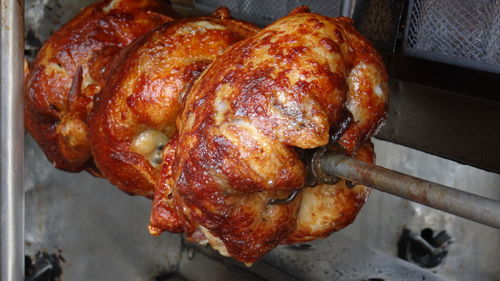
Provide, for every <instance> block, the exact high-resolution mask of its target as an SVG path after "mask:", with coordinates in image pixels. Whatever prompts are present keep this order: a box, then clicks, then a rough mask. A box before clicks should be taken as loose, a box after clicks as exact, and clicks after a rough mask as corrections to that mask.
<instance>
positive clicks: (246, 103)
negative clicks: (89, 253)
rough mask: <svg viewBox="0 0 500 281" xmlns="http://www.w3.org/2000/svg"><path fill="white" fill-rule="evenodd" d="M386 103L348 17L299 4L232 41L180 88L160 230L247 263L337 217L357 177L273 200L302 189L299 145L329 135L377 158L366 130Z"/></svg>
mask: <svg viewBox="0 0 500 281" xmlns="http://www.w3.org/2000/svg"><path fill="white" fill-rule="evenodd" d="M387 101H388V89H387V74H386V71H385V68H384V66H383V63H382V60H381V58H380V56H379V55H378V54H377V52H376V51H375V50H374V49H373V47H372V46H371V45H370V44H369V43H368V41H367V40H366V39H364V38H363V37H362V36H361V35H360V34H359V33H358V32H357V31H356V30H355V29H354V27H353V26H352V22H351V20H350V19H348V18H328V17H324V16H320V15H317V14H313V13H309V12H308V11H307V9H304V8H298V9H296V10H295V11H294V12H292V13H291V14H290V15H289V16H287V17H285V18H282V19H280V20H278V21H277V22H275V23H273V24H272V25H270V26H268V27H267V28H265V29H263V30H262V31H260V32H259V33H257V34H256V35H255V36H253V37H251V38H248V39H246V40H243V41H241V42H239V43H237V44H235V45H234V46H232V47H231V48H230V49H228V50H227V51H226V52H225V53H223V54H222V55H220V56H219V57H217V59H216V60H215V61H214V62H213V63H212V64H211V65H210V66H209V67H208V68H207V70H206V71H205V72H204V73H203V74H202V75H201V76H200V78H199V79H198V80H197V81H196V82H195V83H194V85H193V87H192V88H191V90H190V92H189V93H188V95H187V98H186V103H185V107H184V109H183V112H182V114H181V117H180V119H178V123H177V128H178V129H179V136H178V139H176V140H175V141H174V142H173V143H175V146H176V147H175V148H170V149H173V150H175V155H174V156H172V154H173V153H169V154H168V155H166V158H165V163H168V165H169V167H166V168H165V167H164V169H163V170H162V173H163V174H162V176H161V178H160V183H159V186H158V189H157V192H159V191H161V196H158V197H155V203H154V204H155V205H156V204H157V201H161V203H162V204H163V206H164V209H163V211H164V214H163V215H164V217H165V218H166V219H165V221H166V222H168V223H167V224H168V227H166V228H165V229H166V230H174V231H179V230H180V229H182V230H183V231H185V232H186V233H187V236H188V237H189V238H190V239H191V240H194V241H196V242H199V243H203V242H208V243H210V244H211V245H212V247H214V248H216V249H217V250H219V252H221V253H222V254H224V255H229V256H232V257H234V258H236V259H238V260H240V261H243V262H254V261H256V260H257V259H258V258H259V257H261V256H262V255H264V254H265V253H267V252H268V251H270V250H271V249H273V248H274V247H276V246H277V245H279V244H283V243H294V242H300V241H308V240H313V239H317V238H321V237H325V236H328V235H329V234H330V233H332V232H333V231H336V230H339V229H341V228H343V227H345V226H346V225H347V224H349V223H351V222H352V220H353V219H354V218H355V216H356V214H357V212H358V211H359V209H360V208H361V206H362V205H363V203H364V201H365V199H366V196H367V195H368V190H367V188H366V187H364V186H356V187H354V188H348V187H347V186H346V183H345V181H340V182H339V183H337V184H335V185H318V186H316V187H311V188H304V189H303V191H302V192H301V194H300V195H299V196H298V198H296V199H295V200H294V201H293V202H291V203H289V204H286V205H272V204H269V200H270V199H275V198H285V197H287V196H288V194H290V192H291V191H292V190H296V189H299V188H301V187H304V185H305V181H306V177H307V176H308V175H307V171H306V165H305V163H304V162H303V159H301V158H300V157H299V154H298V151H299V150H302V149H314V148H318V147H324V146H325V145H327V144H328V143H329V140H330V146H329V148H331V147H336V148H335V149H336V150H339V151H342V152H344V153H346V154H348V155H351V156H352V157H355V158H358V159H360V160H362V161H366V162H373V161H374V154H373V147H372V145H371V143H370V141H369V137H370V136H371V134H373V132H374V131H375V130H376V128H377V127H378V126H379V125H380V123H381V121H382V120H383V119H384V118H385V115H386V104H387ZM346 112H347V114H346ZM346 116H348V119H349V120H351V122H347V123H346ZM341 123H346V124H347V126H345V128H342V129H340V128H341V127H342V126H339V124H341ZM332 129H335V130H334V131H331V130H332ZM334 135H339V136H338V137H336V138H335V139H333V136H334ZM332 142H335V144H332ZM169 212H170V213H169ZM165 213H167V215H165ZM168 213H169V214H168ZM153 221H154V217H153ZM161 230H162V229H159V228H155V227H153V228H152V229H151V232H152V233H154V234H158V233H159V232H160V231H161Z"/></svg>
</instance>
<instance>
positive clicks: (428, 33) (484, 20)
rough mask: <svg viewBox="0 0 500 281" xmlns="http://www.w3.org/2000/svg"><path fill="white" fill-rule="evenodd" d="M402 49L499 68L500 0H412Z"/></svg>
mask: <svg viewBox="0 0 500 281" xmlns="http://www.w3.org/2000/svg"><path fill="white" fill-rule="evenodd" d="M409 11H410V15H409V22H408V24H407V30H406V38H405V39H406V40H405V46H404V47H405V50H404V51H405V53H407V54H410V55H414V56H418V57H423V58H427V59H431V60H436V61H441V62H445V63H450V64H456V65H461V66H466V67H472V68H477V69H483V70H488V71H493V72H500V1H499V0H474V1H470V0H449V1H443V0H413V1H410V10H409Z"/></svg>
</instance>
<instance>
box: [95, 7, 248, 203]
mask: <svg viewBox="0 0 500 281" xmlns="http://www.w3.org/2000/svg"><path fill="white" fill-rule="evenodd" d="M256 32H257V28H256V27H254V26H253V25H251V24H248V23H245V22H241V21H236V20H233V19H230V18H229V10H228V9H227V8H222V9H219V10H217V11H216V12H215V14H214V16H212V17H201V18H194V19H182V20H178V21H175V22H169V23H166V24H165V25H162V26H161V27H159V28H157V29H155V30H154V31H152V32H150V33H148V34H147V35H145V36H143V37H142V38H140V39H138V40H136V41H135V42H134V43H132V44H131V45H130V46H129V47H127V48H125V49H124V50H123V51H122V53H121V54H120V56H119V58H118V59H117V60H116V61H115V65H114V66H113V67H111V68H112V69H113V71H112V73H111V78H110V81H108V83H107V84H106V87H105V88H104V89H103V90H102V91H101V93H99V94H98V95H96V97H95V100H94V107H93V110H92V113H91V117H90V120H89V122H88V123H89V131H90V136H91V137H90V140H91V144H92V152H93V155H94V160H95V162H96V164H97V166H98V167H99V169H100V171H101V172H102V173H103V174H104V176H105V177H106V178H107V179H108V180H109V181H111V182H112V183H113V184H115V185H117V186H118V187H119V188H120V189H122V190H123V191H125V192H127V193H129V194H135V195H144V196H148V197H153V194H154V187H155V185H156V182H157V181H158V176H159V168H160V166H161V164H162V162H163V157H162V155H163V153H164V151H169V149H167V148H165V147H166V146H171V145H172V143H170V142H169V140H170V139H171V138H172V137H173V136H174V135H175V133H176V131H177V129H176V123H175V120H176V118H177V115H178V113H179V111H180V108H181V105H182V100H183V98H184V95H185V93H186V92H187V91H188V90H189V88H190V86H191V84H192V82H193V81H194V79H195V78H197V77H198V75H199V74H200V73H201V72H202V71H203V70H204V69H205V68H206V67H207V66H208V65H209V64H210V63H211V62H212V61H213V60H214V59H215V57H216V56H217V55H219V54H221V53H222V52H223V51H224V50H225V49H227V48H228V47H229V46H231V45H232V44H234V43H236V42H238V41H240V40H242V39H244V38H246V37H249V36H252V35H254V34H255V33H256Z"/></svg>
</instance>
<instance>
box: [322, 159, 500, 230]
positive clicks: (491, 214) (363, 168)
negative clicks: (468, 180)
mask: <svg viewBox="0 0 500 281" xmlns="http://www.w3.org/2000/svg"><path fill="white" fill-rule="evenodd" d="M320 165H321V168H322V169H323V170H324V171H325V172H326V173H328V174H330V175H335V176H338V177H340V178H344V179H347V180H350V181H353V182H355V183H359V184H363V185H366V186H369V187H372V188H375V189H378V190H380V191H383V192H387V193H390V194H392V195H396V196H398V197H401V198H404V199H408V200H411V201H414V202H417V203H420V204H423V205H426V206H429V207H432V208H435V209H439V210H441V211H445V212H447V213H450V214H454V215H457V216H460V217H463V218H466V219H469V220H473V221H475V222H478V223H481V224H485V225H489V226H492V227H495V228H497V229H500V202H498V201H495V200H492V199H489V198H485V197H481V196H479V195H475V194H472V193H468V192H465V191H461V190H458V189H455V188H452V187H448V186H445V185H441V184H437V183H433V182H429V181H426V180H423V179H420V178H416V177H413V176H409V175H406V174H403V173H399V172H396V171H392V170H389V169H386V168H383V167H380V166H374V165H370V164H367V163H364V162H361V161H358V160H355V159H352V158H350V157H347V156H344V155H339V154H334V153H330V154H327V155H325V156H324V157H323V158H322V159H321V161H320Z"/></svg>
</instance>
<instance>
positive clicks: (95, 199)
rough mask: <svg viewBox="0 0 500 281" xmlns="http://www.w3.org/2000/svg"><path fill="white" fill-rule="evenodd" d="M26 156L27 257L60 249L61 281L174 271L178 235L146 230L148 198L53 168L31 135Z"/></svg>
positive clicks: (130, 277)
mask: <svg viewBox="0 0 500 281" xmlns="http://www.w3.org/2000/svg"><path fill="white" fill-rule="evenodd" d="M25 159H26V160H25V162H26V179H25V189H26V233H25V243H26V245H25V247H26V254H27V255H29V256H32V257H33V256H34V255H35V254H36V253H37V252H38V251H45V252H47V253H59V252H60V255H61V256H62V257H63V258H64V260H63V262H62V263H61V267H62V272H63V273H62V280H153V277H154V276H155V275H158V274H160V273H168V272H174V271H175V270H176V268H177V263H178V260H179V256H180V251H181V237H180V235H175V234H169V233H166V234H163V235H162V236H160V237H153V236H151V235H150V234H149V233H148V230H147V224H148V219H149V211H150V208H151V201H150V200H148V199H145V198H141V197H132V196H128V195H126V194H124V193H123V192H121V191H119V190H118V189H117V188H116V187H114V186H112V185H111V184H109V183H108V182H107V181H106V180H104V179H98V178H94V177H92V176H91V175H89V174H88V173H79V174H73V173H66V172H62V171H59V170H56V169H55V168H53V167H52V166H51V165H50V163H49V162H48V161H47V160H46V159H45V156H44V155H43V153H42V152H41V150H40V149H39V147H38V146H37V145H36V143H35V142H34V141H33V139H32V138H31V137H27V138H26V158H25ZM21 258H23V257H22V256H21ZM21 260H22V261H24V259H21ZM17 280H20V279H17Z"/></svg>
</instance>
